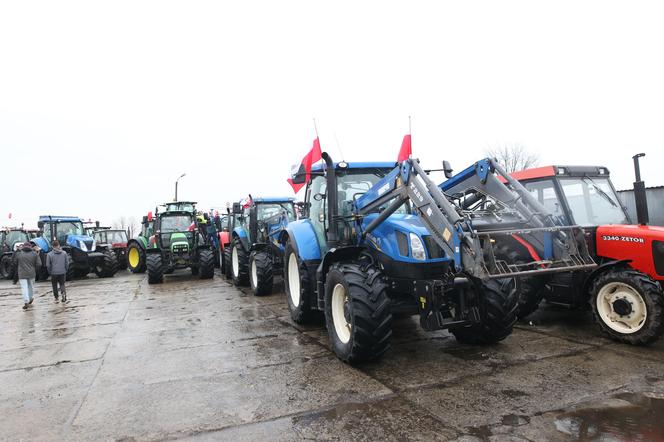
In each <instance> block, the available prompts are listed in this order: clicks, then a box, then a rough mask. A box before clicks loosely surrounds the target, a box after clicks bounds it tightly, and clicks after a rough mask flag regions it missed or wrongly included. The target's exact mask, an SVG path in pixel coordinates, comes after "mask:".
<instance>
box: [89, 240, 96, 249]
mask: <svg viewBox="0 0 664 442" xmlns="http://www.w3.org/2000/svg"><path fill="white" fill-rule="evenodd" d="M95 250H97V240H96V239H94V240H92V248H91V249H90V251H91V252H94V251H95Z"/></svg>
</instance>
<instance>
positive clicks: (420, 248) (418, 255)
mask: <svg viewBox="0 0 664 442" xmlns="http://www.w3.org/2000/svg"><path fill="white" fill-rule="evenodd" d="M409 237H410V253H411V255H412V256H413V258H415V259H419V260H420V261H424V260H425V259H427V254H426V252H425V251H424V244H422V240H421V239H420V237H419V236H417V235H416V234H414V233H411V234H410V235H409Z"/></svg>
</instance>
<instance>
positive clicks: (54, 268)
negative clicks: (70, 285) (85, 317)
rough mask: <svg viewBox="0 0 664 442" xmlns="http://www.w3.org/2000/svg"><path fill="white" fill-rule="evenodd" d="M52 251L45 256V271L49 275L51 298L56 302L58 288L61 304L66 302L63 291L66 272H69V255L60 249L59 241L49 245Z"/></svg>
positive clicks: (65, 293) (65, 294)
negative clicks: (51, 288) (51, 287)
mask: <svg viewBox="0 0 664 442" xmlns="http://www.w3.org/2000/svg"><path fill="white" fill-rule="evenodd" d="M51 245H52V246H53V250H51V251H50V252H48V254H47V255H46V269H47V270H48V273H49V275H51V284H52V285H53V297H54V298H55V302H56V303H57V302H58V286H60V290H59V291H60V293H61V294H62V302H67V291H66V290H65V280H66V279H67V270H69V255H67V252H64V251H63V250H62V247H60V241H58V240H57V239H56V240H54V241H53V243H52V244H51Z"/></svg>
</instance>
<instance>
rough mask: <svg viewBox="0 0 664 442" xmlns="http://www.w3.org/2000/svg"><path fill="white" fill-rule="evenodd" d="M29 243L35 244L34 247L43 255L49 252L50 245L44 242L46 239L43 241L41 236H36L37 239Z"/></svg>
mask: <svg viewBox="0 0 664 442" xmlns="http://www.w3.org/2000/svg"><path fill="white" fill-rule="evenodd" d="M30 241H31V242H33V243H35V245H36V246H37V247H39V248H40V249H41V250H42V251H43V252H44V253H48V252H49V251H50V250H51V246H50V244H49V243H48V241H46V239H44V237H43V236H38V237H37V238H33V239H31V240H30Z"/></svg>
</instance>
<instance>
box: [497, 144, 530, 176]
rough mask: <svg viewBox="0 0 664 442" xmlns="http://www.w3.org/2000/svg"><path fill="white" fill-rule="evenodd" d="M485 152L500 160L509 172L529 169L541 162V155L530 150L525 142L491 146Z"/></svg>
mask: <svg viewBox="0 0 664 442" xmlns="http://www.w3.org/2000/svg"><path fill="white" fill-rule="evenodd" d="M485 153H486V154H487V155H488V156H490V157H491V158H495V159H496V160H498V163H499V164H500V165H501V166H503V167H504V168H505V170H507V172H509V173H512V172H516V171H518V170H523V169H528V168H529V167H533V166H537V163H539V156H538V155H537V154H536V153H534V152H529V151H528V149H526V147H525V146H524V145H523V144H519V143H514V144H503V145H500V146H496V147H490V148H488V149H487V150H486V152H485Z"/></svg>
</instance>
